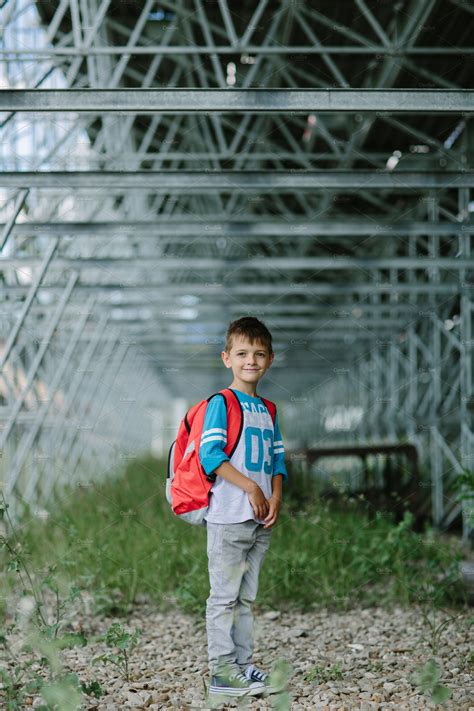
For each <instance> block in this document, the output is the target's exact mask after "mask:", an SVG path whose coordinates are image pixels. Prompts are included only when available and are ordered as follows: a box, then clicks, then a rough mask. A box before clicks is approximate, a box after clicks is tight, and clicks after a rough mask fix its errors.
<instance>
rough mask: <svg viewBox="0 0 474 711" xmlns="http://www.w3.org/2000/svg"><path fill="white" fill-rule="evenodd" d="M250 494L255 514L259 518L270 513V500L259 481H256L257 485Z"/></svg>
mask: <svg viewBox="0 0 474 711" xmlns="http://www.w3.org/2000/svg"><path fill="white" fill-rule="evenodd" d="M248 496H249V500H250V503H251V505H252V508H253V512H254V514H255V516H256V517H257V518H265V516H266V515H267V513H268V503H269V502H268V500H267V499H266V498H265V494H264V493H263V491H262V490H261V488H260V487H259V485H258V484H257V483H255V487H254V488H253V490H252V491H251V492H250V493H249V495H248Z"/></svg>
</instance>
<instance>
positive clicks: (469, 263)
mask: <svg viewBox="0 0 474 711" xmlns="http://www.w3.org/2000/svg"><path fill="white" fill-rule="evenodd" d="M42 263H43V260H42V259H41V258H40V257H0V269H5V268H7V267H12V268H15V269H22V268H24V267H25V266H27V267H37V266H38V265H40V264H42ZM135 265H136V266H137V267H140V269H143V268H144V267H148V266H149V267H150V268H151V269H153V270H156V269H157V268H158V269H164V270H171V271H177V272H180V271H181V270H182V269H192V270H193V271H194V270H201V269H203V270H206V269H209V270H211V271H215V270H217V269H244V268H245V269H257V270H263V271H266V270H267V269H280V270H281V271H289V270H292V269H299V270H302V271H303V270H306V269H321V270H325V269H329V270H332V269H349V270H353V269H404V270H406V269H432V268H437V269H474V257H468V258H466V257H459V258H455V259H453V258H449V257H439V258H434V257H431V256H424V257H387V258H372V257H359V256H356V255H354V256H350V257H340V256H334V257H288V256H284V257H267V256H265V257H261V256H260V257H254V258H248V259H236V258H234V257H228V258H227V257H224V258H216V257H210V258H205V257H204V258H202V257H201V258H200V257H195V256H189V257H174V256H173V257H168V256H167V255H160V256H156V255H142V256H134V255H130V256H128V257H67V256H60V257H56V258H55V259H54V260H53V261H52V262H51V266H50V269H49V272H50V274H51V273H52V271H53V270H54V269H55V268H58V269H68V268H70V267H73V268H75V269H90V268H97V269H101V268H102V269H118V270H120V269H122V268H125V269H126V271H127V272H129V273H130V267H131V266H135ZM137 278H140V274H139V275H137Z"/></svg>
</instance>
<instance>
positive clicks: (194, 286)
mask: <svg viewBox="0 0 474 711" xmlns="http://www.w3.org/2000/svg"><path fill="white" fill-rule="evenodd" d="M28 289H29V287H28V286H24V285H20V284H7V285H2V286H0V297H2V296H3V297H4V296H5V294H6V293H10V292H11V293H15V294H25V293H28ZM83 289H84V290H88V291H90V290H91V289H95V290H97V291H123V290H124V289H132V290H133V289H135V290H136V291H137V292H138V293H139V294H140V295H141V296H144V295H146V294H147V293H150V294H155V293H159V294H164V295H171V294H173V295H182V294H201V295H205V296H207V297H208V298H209V299H211V300H214V299H215V298H216V297H219V298H221V297H222V295H223V294H229V295H242V296H248V295H249V294H255V295H256V296H264V295H267V296H276V295H285V294H286V295H288V296H291V295H292V294H301V295H303V296H305V295H306V296H314V295H317V296H339V295H341V294H380V293H387V294H391V295H396V294H452V295H454V294H459V293H461V289H464V290H466V291H468V293H470V294H472V295H473V296H474V282H462V283H460V282H451V283H448V284H446V283H445V284H435V283H428V282H427V283H425V284H420V283H417V284H399V283H397V282H395V281H394V282H380V283H379V282H374V283H368V282H367V281H365V282H361V283H360V284H357V283H356V282H354V283H352V284H348V283H347V281H342V282H332V283H330V284H328V283H326V284H324V283H317V282H308V283H304V282H288V283H286V284H281V283H279V284H268V283H264V282H261V281H260V282H246V283H245V284H229V283H228V282H227V283H225V282H222V283H221V282H203V281H199V282H189V281H188V282H187V283H186V284H166V283H161V284H159V283H155V284H153V283H151V284H150V283H146V284H142V283H141V282H140V283H139V284H127V283H126V282H105V283H103V284H98V283H97V282H94V283H91V284H87V283H86V284H84V283H83V282H82V283H81V282H79V283H78V284H76V286H75V287H74V291H75V292H76V291H81V290H83ZM40 290H41V291H52V292H56V291H58V292H62V291H63V290H64V287H63V286H61V285H58V284H41V286H40Z"/></svg>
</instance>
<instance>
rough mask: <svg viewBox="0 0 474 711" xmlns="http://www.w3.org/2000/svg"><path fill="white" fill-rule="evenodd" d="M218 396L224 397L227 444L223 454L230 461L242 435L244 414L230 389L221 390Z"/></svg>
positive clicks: (237, 399)
mask: <svg viewBox="0 0 474 711" xmlns="http://www.w3.org/2000/svg"><path fill="white" fill-rule="evenodd" d="M220 394H221V395H222V396H223V397H224V400H225V404H226V409H227V444H226V446H225V447H224V452H225V453H226V454H227V456H228V457H229V459H230V458H231V457H232V455H233V454H234V452H235V450H236V449H237V445H238V443H239V440H240V435H241V434H242V430H243V427H244V413H243V412H242V405H241V404H240V400H239V398H238V397H237V395H236V394H235V392H234V391H233V390H232V389H231V388H223V389H222V390H220Z"/></svg>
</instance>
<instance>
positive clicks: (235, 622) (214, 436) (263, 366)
mask: <svg viewBox="0 0 474 711" xmlns="http://www.w3.org/2000/svg"><path fill="white" fill-rule="evenodd" d="M221 357H222V360H223V362H224V365H225V366H226V368H231V369H232V373H233V376H234V378H233V381H232V383H231V385H230V386H229V387H230V388H231V389H232V390H233V391H234V393H235V395H236V396H237V397H238V399H239V401H240V403H241V407H242V411H243V415H244V421H243V428H242V432H241V436H240V440H239V444H238V446H237V448H236V450H235V452H234V453H233V454H232V457H231V458H230V459H229V457H228V456H227V455H226V454H225V452H224V451H223V448H224V447H225V445H226V442H227V437H226V435H227V429H226V427H227V412H226V406H225V401H224V398H223V396H222V395H216V396H215V397H213V398H212V399H211V400H210V401H209V403H208V405H207V409H206V414H205V418H204V425H203V430H202V436H201V446H200V450H199V456H200V461H201V463H202V466H203V468H204V470H205V472H206V474H210V473H211V472H215V473H216V475H217V476H216V479H215V481H214V483H213V485H212V488H211V492H212V494H211V496H210V500H209V507H208V512H207V514H206V526H207V555H208V563H209V581H210V588H211V589H210V595H209V597H208V599H207V603H206V626H207V638H208V659H209V670H210V676H211V684H210V686H209V693H210V694H224V695H229V696H244V695H249V696H257V695H260V694H262V693H275V692H277V691H280V690H281V689H279V688H276V687H271V686H270V684H269V675H268V673H266V672H264V671H262V670H259V669H257V668H256V667H255V666H254V665H253V664H252V652H253V616H252V608H251V606H252V602H253V601H254V600H255V597H256V594H257V590H258V578H259V573H260V568H261V566H262V563H263V560H264V558H265V554H266V551H267V549H268V546H269V543H270V538H271V534H272V528H271V527H272V526H273V525H274V524H275V522H276V520H277V518H278V514H279V511H280V506H281V499H282V484H283V479H287V478H288V473H287V471H286V467H285V462H284V447H283V442H282V438H281V433H280V427H279V424H278V415H277V417H276V420H275V425H273V421H272V418H271V416H270V413H269V412H268V409H267V407H266V406H265V404H264V403H263V401H262V400H261V398H260V397H259V396H258V395H257V392H256V390H257V383H258V382H259V381H260V379H261V378H262V377H263V375H264V374H265V372H266V371H267V370H268V368H269V367H270V366H271V364H272V362H273V358H274V353H273V349H272V337H271V334H270V332H269V331H268V329H267V328H266V326H265V325H264V324H263V323H262V322H261V321H259V320H258V319H257V318H253V317H243V318H240V319H238V320H236V321H233V322H232V323H231V324H230V325H229V328H228V330H227V334H226V344H225V348H224V350H223V351H222V353H221Z"/></svg>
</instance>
